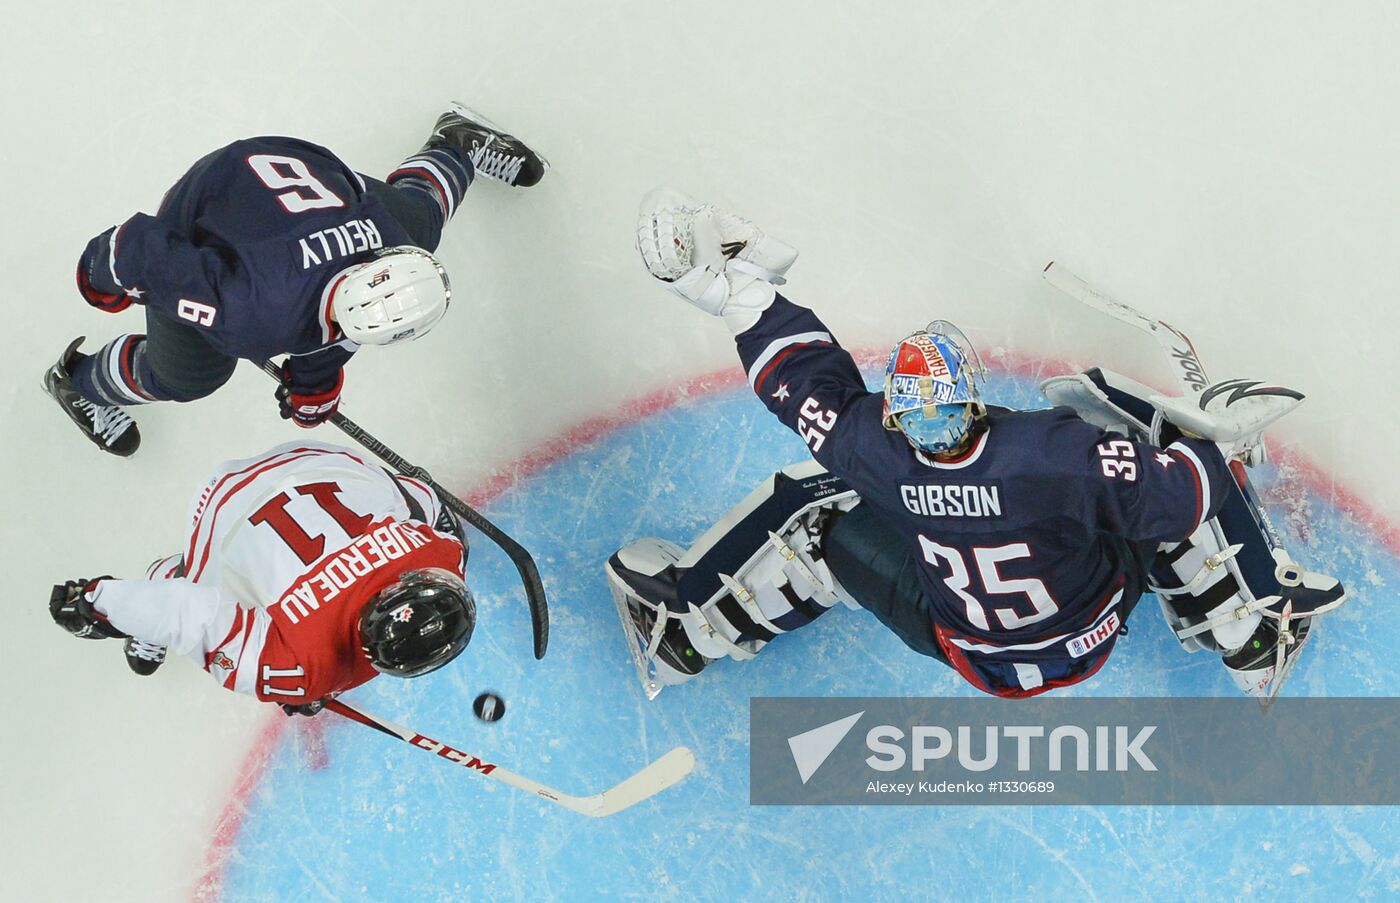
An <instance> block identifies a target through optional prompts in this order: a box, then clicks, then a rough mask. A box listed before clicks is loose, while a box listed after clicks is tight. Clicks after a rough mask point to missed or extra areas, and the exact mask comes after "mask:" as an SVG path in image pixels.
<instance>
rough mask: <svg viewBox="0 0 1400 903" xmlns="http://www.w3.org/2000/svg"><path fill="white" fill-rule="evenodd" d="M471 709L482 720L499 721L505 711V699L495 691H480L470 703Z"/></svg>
mask: <svg viewBox="0 0 1400 903" xmlns="http://www.w3.org/2000/svg"><path fill="white" fill-rule="evenodd" d="M472 711H473V712H476V717H478V718H480V719H481V720H482V721H500V720H501V717H502V716H503V715H505V713H506V701H505V700H504V699H502V698H501V697H499V696H497V695H496V694H495V693H482V694H481V695H480V696H478V697H476V702H473V703H472Z"/></svg>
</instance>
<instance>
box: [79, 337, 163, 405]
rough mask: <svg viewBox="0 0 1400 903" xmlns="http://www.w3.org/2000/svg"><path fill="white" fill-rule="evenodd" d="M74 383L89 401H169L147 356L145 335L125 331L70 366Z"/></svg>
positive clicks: (122, 403)
mask: <svg viewBox="0 0 1400 903" xmlns="http://www.w3.org/2000/svg"><path fill="white" fill-rule="evenodd" d="M71 375H72V378H73V384H74V386H76V387H77V389H78V392H79V393H80V394H81V395H82V396H83V397H84V398H86V399H87V400H88V401H93V402H97V403H99V404H108V405H121V406H126V405H133V404H147V403H149V402H152V401H169V400H170V396H169V395H167V394H166V393H164V392H162V391H161V389H160V388H159V386H158V384H157V381H156V379H155V377H154V374H152V373H151V370H150V364H149V363H148V361H147V360H146V337H145V336H144V335H124V336H119V337H118V338H116V339H114V340H112V341H111V342H108V343H107V344H106V345H105V346H104V347H103V348H102V350H101V351H98V352H97V353H96V354H92V355H85V356H83V357H82V359H80V360H79V361H78V363H77V364H76V365H75V366H74V367H73V372H72V374H71Z"/></svg>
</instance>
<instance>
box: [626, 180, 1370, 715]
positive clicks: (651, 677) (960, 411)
mask: <svg viewBox="0 0 1400 903" xmlns="http://www.w3.org/2000/svg"><path fill="white" fill-rule="evenodd" d="M638 245H639V248H640V250H641V252H642V255H643V258H644V260H645V262H646V264H647V267H648V270H649V271H650V272H651V274H652V275H653V276H654V277H656V278H658V279H660V280H661V281H663V282H664V283H666V284H667V286H668V287H669V288H670V289H671V290H672V291H673V292H674V293H675V294H678V295H680V296H681V297H683V298H685V299H686V300H688V301H690V302H691V303H692V304H694V305H695V306H697V307H699V308H701V309H702V310H705V311H706V312H708V313H710V314H713V315H716V316H720V317H722V318H723V319H724V321H725V322H726V324H727V325H728V326H729V327H730V329H731V331H732V332H733V333H734V334H735V336H736V342H737V345H738V351H739V357H740V359H741V360H742V362H743V365H744V368H745V370H746V372H747V374H748V379H749V384H750V385H751V386H752V387H753V390H754V392H755V393H756V394H757V395H758V397H759V398H760V399H761V400H762V402H763V403H764V405H765V406H767V408H768V409H769V410H770V411H772V412H773V413H774V414H775V415H777V417H778V418H779V419H780V420H781V421H782V422H783V423H784V424H786V425H787V426H788V427H789V428H791V429H793V430H794V431H795V432H797V433H798V434H799V435H800V436H801V437H802V438H803V439H804V440H805V441H806V443H807V446H808V448H809V449H810V450H811V453H812V456H813V457H814V458H815V459H816V462H817V464H819V465H820V466H819V467H818V466H814V465H806V466H801V465H799V466H796V467H792V468H788V469H786V470H784V471H783V472H782V473H780V474H778V475H777V476H776V477H775V478H774V480H773V481H772V482H771V483H769V484H765V485H764V486H761V487H759V488H758V489H757V490H755V492H754V493H753V494H752V495H751V496H750V497H749V498H748V499H746V500H745V501H744V502H743V503H742V504H740V505H739V506H737V507H736V508H735V509H734V510H733V511H731V512H730V513H729V514H728V515H726V517H725V518H724V519H722V520H721V521H720V523H719V524H717V525H716V526H715V527H714V528H713V529H712V530H711V531H709V532H708V533H707V534H706V535H705V536H704V537H702V538H701V539H700V540H699V541H697V542H696V543H695V545H694V546H692V548H691V549H690V550H688V551H682V550H681V549H679V548H678V547H676V546H675V545H673V544H671V543H668V542H666V541H665V540H661V539H656V538H646V539H642V540H637V541H636V542H633V543H632V544H630V545H629V546H627V547H625V548H623V549H621V550H619V552H618V553H617V554H615V555H614V556H612V558H611V559H610V560H609V563H608V566H607V573H608V577H609V581H610V583H611V584H612V587H613V590H614V596H615V598H616V600H617V602H618V606H619V612H620V614H621V615H622V616H623V619H624V626H625V627H626V628H627V630H628V635H629V637H630V639H631V644H632V649H633V652H634V655H635V657H636V660H637V664H638V666H639V669H640V670H641V674H642V678H643V682H644V684H645V685H646V686H647V689H648V691H649V692H652V693H653V694H654V693H655V692H658V691H659V689H660V687H661V686H662V685H664V684H666V683H674V682H679V681H682V680H686V679H689V678H690V677H693V676H694V675H695V674H697V673H699V671H700V670H701V669H702V668H703V667H704V666H705V665H706V664H707V663H708V662H709V661H712V660H714V659H716V658H720V657H735V658H751V657H753V655H755V654H757V652H758V651H760V650H761V649H762V648H763V647H764V646H765V645H766V644H767V643H768V642H770V641H771V640H772V639H773V638H774V637H776V636H777V635H778V634H780V633H785V632H788V631H790V630H792V629H795V628H797V627H800V626H803V625H805V624H807V623H810V622H811V621H812V620H814V619H815V618H816V617H818V616H820V615H821V614H822V613H824V612H825V611H826V610H828V609H829V608H831V607H832V606H834V605H835V604H836V603H837V602H844V603H846V604H847V605H849V606H851V607H860V608H864V609H866V610H868V611H870V612H871V613H872V614H874V615H875V616H876V617H877V618H879V619H880V621H881V622H882V623H884V624H885V625H886V626H887V627H889V628H890V629H891V630H892V631H893V632H894V633H895V634H897V635H898V636H899V638H900V639H901V640H903V641H904V643H905V644H906V645H908V646H909V647H910V648H911V649H913V650H915V651H916V652H920V653H922V654H924V655H928V656H930V657H932V658H935V659H938V660H939V661H942V662H944V663H946V664H948V665H951V666H952V667H953V668H955V669H956V670H957V671H958V673H959V674H961V675H962V676H963V677H965V678H966V679H967V680H968V681H969V682H970V683H972V684H973V685H974V686H976V687H977V688H978V689H980V690H983V691H985V692H988V693H993V694H996V695H999V696H1011V697H1016V696H1029V695H1035V694H1038V693H1042V692H1044V691H1046V690H1049V689H1052V688H1055V687H1059V686H1065V685H1068V684H1073V683H1076V682H1078V681H1081V680H1084V679H1085V678H1087V677H1089V676H1091V675H1092V674H1094V673H1095V672H1096V671H1097V670H1098V669H1099V668H1100V667H1102V666H1103V664H1104V663H1105V662H1106V661H1107V659H1108V656H1109V654H1110V652H1111V651H1112V650H1113V648H1114V644H1115V642H1116V640H1117V638H1118V636H1119V635H1120V633H1121V632H1122V630H1123V626H1124V624H1125V623H1126V621H1127V618H1128V615H1129V613H1130V612H1131V611H1132V609H1133V607H1134V606H1135V605H1136V604H1137V602H1138V600H1139V598H1140V596H1141V595H1142V593H1143V592H1144V591H1145V590H1146V589H1147V588H1148V586H1149V583H1150V584H1151V585H1152V586H1153V587H1154V588H1156V589H1157V590H1158V595H1159V597H1160V598H1161V599H1163V600H1164V601H1165V602H1167V603H1168V605H1167V606H1166V608H1167V614H1168V620H1169V622H1170V623H1172V626H1173V628H1174V629H1175V630H1176V631H1177V634H1178V636H1179V637H1180V638H1181V639H1182V642H1183V645H1186V646H1188V648H1190V646H1191V645H1192V644H1194V645H1195V646H1196V647H1197V648H1209V649H1211V651H1214V652H1217V653H1219V654H1220V655H1222V657H1223V658H1224V663H1225V666H1226V668H1227V670H1229V671H1230V673H1231V675H1232V676H1233V677H1234V678H1235V680H1236V682H1237V684H1238V685H1239V686H1240V687H1241V688H1242V689H1244V690H1246V691H1247V692H1250V693H1253V694H1254V695H1257V696H1260V697H1271V696H1272V695H1273V694H1274V693H1276V692H1277V686H1278V685H1279V684H1280V683H1281V682H1282V678H1283V677H1284V676H1285V675H1286V671H1287V667H1291V664H1292V661H1293V659H1294V658H1295V657H1296V652H1297V650H1298V649H1300V648H1301V645H1302V640H1303V639H1305V638H1306V636H1307V633H1308V630H1309V629H1310V624H1311V616H1312V615H1315V614H1318V613H1321V612H1322V611H1325V610H1330V609H1331V608H1335V607H1336V606H1337V605H1339V604H1341V602H1342V601H1343V599H1344V598H1345V594H1344V592H1343V591H1342V589H1341V587H1340V584H1338V583H1337V582H1336V581H1335V580H1334V579H1332V578H1330V577H1325V576H1323V575H1318V574H1312V573H1310V572H1306V571H1303V570H1302V569H1301V568H1299V567H1298V566H1297V565H1296V564H1294V563H1292V561H1291V559H1288V558H1287V555H1286V553H1285V552H1283V551H1282V550H1281V549H1280V550H1277V554H1276V553H1275V551H1274V550H1272V549H1270V548H1268V547H1266V546H1265V543H1264V538H1263V536H1262V534H1261V533H1260V531H1259V529H1258V528H1257V527H1256V526H1254V524H1253V522H1252V517H1253V515H1254V513H1255V511H1256V510H1257V509H1254V508H1251V507H1250V506H1249V504H1248V503H1247V500H1246V497H1245V495H1244V493H1243V489H1244V486H1245V483H1244V481H1243V478H1242V476H1241V477H1239V478H1237V476H1236V475H1235V474H1234V473H1232V469H1231V466H1230V463H1229V462H1230V461H1231V460H1235V459H1251V457H1252V456H1254V455H1255V454H1256V453H1257V450H1258V449H1259V445H1260V433H1261V431H1262V430H1263V428H1264V427H1265V426H1266V425H1267V424H1268V423H1271V422H1272V421H1273V420H1276V419H1277V418H1278V417H1280V416H1282V415H1283V414H1284V413H1286V412H1287V411H1289V410H1291V409H1292V408H1293V407H1295V406H1296V405H1297V404H1298V403H1300V402H1301V400H1302V396H1301V395H1299V394H1298V393H1296V392H1293V391H1291V390H1287V389H1280V388H1276V387H1258V386H1254V384H1250V385H1251V386H1254V388H1252V389H1249V390H1241V391H1239V392H1236V393H1234V394H1233V395H1230V394H1227V393H1224V392H1220V391H1216V392H1211V391H1208V392H1206V393H1203V396H1202V400H1201V406H1200V409H1199V410H1195V409H1194V407H1192V409H1191V410H1187V408H1186V407H1183V406H1182V405H1183V404H1186V402H1185V401H1184V400H1176V401H1173V400H1170V399H1162V398H1154V397H1152V393H1151V392H1150V391H1149V390H1147V389H1146V388H1145V387H1142V386H1140V385H1138V384H1135V383H1131V381H1129V380H1126V379H1124V378H1122V377H1119V376H1117V375H1115V374H1107V373H1106V372H1105V371H1098V370H1096V371H1090V372H1089V373H1088V374H1079V375H1076V376H1073V377H1064V378H1061V379H1059V380H1052V381H1050V382H1049V383H1047V386H1046V391H1047V393H1049V394H1050V395H1051V397H1052V400H1061V401H1064V402H1065V403H1066V405H1067V406H1061V407H1055V408H1052V409H1048V410H1036V411H1015V410H1009V409H1006V408H999V407H992V406H987V405H985V404H984V403H983V401H982V397H981V383H982V380H983V379H984V376H985V370H984V368H983V366H982V364H981V362H980V360H979V359H978V357H977V354H976V351H975V350H974V349H973V347H972V344H971V342H970V341H969V340H968V339H967V337H966V336H965V335H963V334H962V332H961V331H960V330H958V329H957V328H956V327H954V326H952V324H949V323H946V322H943V321H936V322H934V323H930V324H929V325H928V326H927V327H925V328H923V329H920V330H917V331H916V332H914V333H912V334H911V335H909V336H906V337H905V338H904V339H903V340H902V341H900V342H899V344H898V345H896V346H895V348H894V350H893V351H892V353H891V355H890V357H889V361H888V365H887V368H886V374H885V384H884V391H883V392H871V391H869V390H868V389H867V388H866V386H865V382H864V380H863V379H862V377H861V374H860V372H859V371H858V369H857V368H856V366H855V363H854V361H853V360H852V359H851V357H850V355H849V354H847V353H846V352H845V351H844V350H843V349H842V348H841V347H840V345H838V344H837V343H836V340H835V339H834V338H833V337H832V335H831V332H830V330H829V329H828V328H827V327H826V326H825V325H824V324H823V323H822V322H821V321H820V320H819V319H818V318H817V316H816V315H815V314H814V313H813V312H812V311H810V310H808V309H806V308H804V307H800V306H798V305H796V304H794V303H792V302H791V301H789V300H788V299H786V298H784V297H783V296H781V295H779V294H778V293H777V291H776V289H775V285H777V284H782V283H783V282H784V278H783V277H784V274H785V273H786V272H787V270H788V268H789V267H790V266H791V265H792V263H793V262H794V260H795V259H796V256H797V253H796V251H795V250H793V249H792V248H791V247H789V246H787V245H785V244H783V243H782V242H780V241H777V240H776V239H774V238H772V237H771V236H768V235H765V234H764V233H763V232H761V231H760V230H758V229H756V228H755V227H754V226H753V225H752V224H751V223H748V222H746V221H745V220H742V219H740V218H738V217H735V216H732V215H730V214H727V213H724V212H722V211H719V210H717V209H715V208H713V207H710V206H706V205H702V204H698V203H696V202H695V201H693V200H691V199H689V198H687V197H685V196H684V195H681V194H678V193H676V192H673V191H669V190H666V189H659V190H658V191H656V192H653V193H652V194H651V195H649V196H648V197H647V199H646V200H645V201H644V202H643V207H642V217H641V223H640V225H639V229H638ZM1190 401H1191V402H1194V401H1195V399H1191V400H1190ZM1207 402H1209V403H1207ZM1154 406H1155V409H1156V411H1158V412H1160V413H1159V414H1158V415H1157V416H1154ZM1188 406H1189V405H1188ZM1089 421H1095V422H1089ZM1110 422H1111V423H1113V424H1114V425H1117V424H1119V423H1121V424H1123V426H1122V428H1121V429H1116V430H1113V431H1110V430H1106V429H1104V428H1102V427H1103V426H1105V425H1108V424H1109V423H1110ZM1172 422H1180V423H1189V424H1190V425H1191V426H1192V427H1193V431H1194V432H1195V435H1188V434H1186V433H1185V432H1184V431H1183V430H1182V429H1179V428H1176V427H1173V426H1172V425H1171V424H1172ZM1201 436H1209V437H1210V438H1199V437H1201ZM1242 473H1243V471H1241V474H1242ZM1236 544H1238V545H1239V548H1234V546H1235V545H1236ZM1261 556H1262V557H1261ZM1285 564H1286V565H1288V566H1289V567H1288V568H1287V569H1285V567H1284V565H1285ZM1225 578H1228V579H1225ZM1193 651H1194V650H1193Z"/></svg>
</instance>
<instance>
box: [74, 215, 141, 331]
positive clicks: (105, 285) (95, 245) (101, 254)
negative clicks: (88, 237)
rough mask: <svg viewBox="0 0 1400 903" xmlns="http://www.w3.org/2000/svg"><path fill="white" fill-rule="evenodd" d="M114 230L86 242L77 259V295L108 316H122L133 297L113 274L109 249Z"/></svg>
mask: <svg viewBox="0 0 1400 903" xmlns="http://www.w3.org/2000/svg"><path fill="white" fill-rule="evenodd" d="M114 231H115V227H113V228H112V229H108V230H107V231H106V232H103V233H102V234H101V235H99V236H97V237H96V238H94V239H93V240H92V241H90V242H88V243H87V247H86V248H84V249H83V256H82V257H79V258H78V293H79V294H81V295H82V296H83V300H84V301H86V302H87V303H89V304H91V305H92V306H93V307H95V308H97V309H98V310H102V311H106V312H107V313H109V314H116V313H121V312H122V311H124V310H126V309H127V308H128V307H130V306H131V301H132V298H131V296H130V295H128V294H127V293H126V290H125V289H124V288H122V286H121V285H120V284H119V283H118V282H117V281H116V278H115V277H114V276H113V274H112V266H111V248H112V243H111V242H112V233H113V232H114Z"/></svg>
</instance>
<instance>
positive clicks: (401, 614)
mask: <svg viewBox="0 0 1400 903" xmlns="http://www.w3.org/2000/svg"><path fill="white" fill-rule="evenodd" d="M391 617H392V618H393V619H394V620H395V621H398V622H399V623H401V624H407V623H408V622H409V621H410V620H412V618H413V606H412V605H405V606H404V607H403V608H400V609H399V610H398V611H396V612H394V613H393V615H392V616H391Z"/></svg>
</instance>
